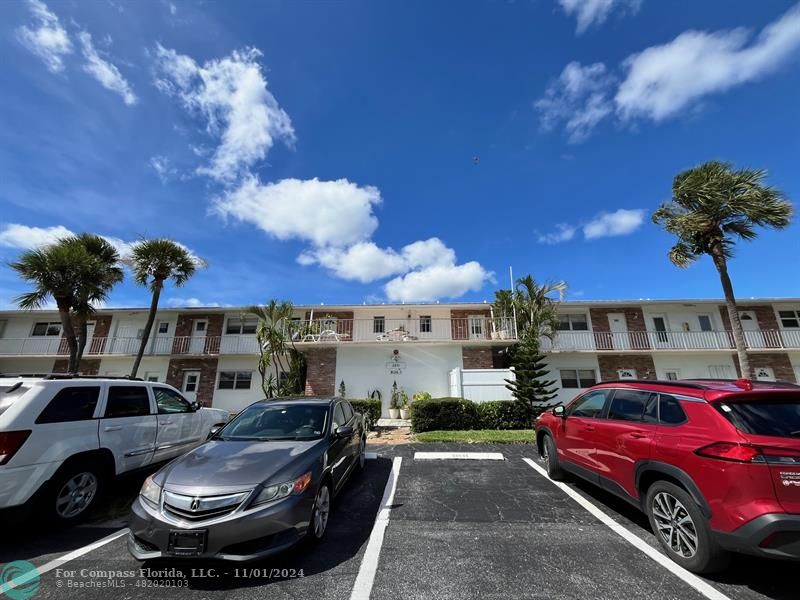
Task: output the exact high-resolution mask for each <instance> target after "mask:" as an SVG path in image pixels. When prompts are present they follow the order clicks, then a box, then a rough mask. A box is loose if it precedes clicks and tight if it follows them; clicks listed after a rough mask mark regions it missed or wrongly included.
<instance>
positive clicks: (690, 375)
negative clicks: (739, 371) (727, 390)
mask: <svg viewBox="0 0 800 600" xmlns="http://www.w3.org/2000/svg"><path fill="white" fill-rule="evenodd" d="M653 363H654V364H655V366H656V374H657V376H658V378H659V379H666V378H667V377H666V375H665V371H667V370H677V371H678V377H679V378H680V379H702V378H708V377H713V375H712V373H711V371H710V370H709V367H710V366H713V365H726V366H727V367H728V372H729V373H730V376H731V377H732V378H735V377H736V367H735V366H734V364H733V358H732V357H731V354H729V353H727V352H725V353H723V352H718V353H714V354H710V353H709V354H706V353H692V354H686V353H681V354H677V353H676V354H673V353H666V352H664V353H659V352H654V353H653Z"/></svg>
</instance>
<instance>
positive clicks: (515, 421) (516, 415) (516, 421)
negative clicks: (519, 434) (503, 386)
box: [477, 400, 531, 429]
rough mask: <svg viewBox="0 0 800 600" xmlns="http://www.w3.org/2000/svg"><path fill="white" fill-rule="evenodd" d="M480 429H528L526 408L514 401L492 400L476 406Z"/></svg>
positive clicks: (528, 422) (528, 421)
mask: <svg viewBox="0 0 800 600" xmlns="http://www.w3.org/2000/svg"><path fill="white" fill-rule="evenodd" d="M477 409H478V419H479V421H480V428H481V429H530V428H531V420H530V417H529V416H528V409H527V407H526V406H525V405H524V404H522V403H521V402H516V401H514V400H492V401H490V402H481V403H479V404H478V405H477Z"/></svg>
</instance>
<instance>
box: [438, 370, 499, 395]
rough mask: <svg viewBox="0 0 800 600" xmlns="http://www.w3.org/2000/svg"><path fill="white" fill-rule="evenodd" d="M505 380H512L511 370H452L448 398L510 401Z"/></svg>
mask: <svg viewBox="0 0 800 600" xmlns="http://www.w3.org/2000/svg"><path fill="white" fill-rule="evenodd" d="M506 379H508V380H511V381H513V380H514V371H513V370H512V369H454V370H453V371H451V372H450V396H455V397H459V396H460V397H462V398H466V399H467V400H472V401H473V402H489V401H491V400H512V399H513V396H512V395H511V390H509V389H508V388H507V387H506V381H505V380H506ZM459 380H460V381H459Z"/></svg>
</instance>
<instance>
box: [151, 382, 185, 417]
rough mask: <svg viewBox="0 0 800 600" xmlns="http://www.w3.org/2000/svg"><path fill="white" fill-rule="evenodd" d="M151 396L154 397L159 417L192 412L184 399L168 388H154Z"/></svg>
mask: <svg viewBox="0 0 800 600" xmlns="http://www.w3.org/2000/svg"><path fill="white" fill-rule="evenodd" d="M153 395H154V396H155V397H156V406H157V407H158V414H160V415H168V414H172V413H186V412H191V410H192V407H191V405H190V404H189V401H188V400H187V399H186V398H184V397H183V396H181V395H180V394H179V393H178V392H176V391H174V390H171V389H169V388H162V387H154V388H153Z"/></svg>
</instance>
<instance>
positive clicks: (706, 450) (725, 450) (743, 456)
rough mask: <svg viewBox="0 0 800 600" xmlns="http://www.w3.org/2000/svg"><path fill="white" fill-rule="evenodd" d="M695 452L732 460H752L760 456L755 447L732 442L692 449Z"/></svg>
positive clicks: (709, 456) (745, 461)
mask: <svg viewBox="0 0 800 600" xmlns="http://www.w3.org/2000/svg"><path fill="white" fill-rule="evenodd" d="M694 452H695V454H699V455H700V456H705V457H708V458H718V459H720V460H730V461H733V462H744V463H747V462H753V461H754V460H756V459H757V458H758V457H759V456H760V454H761V453H760V452H759V450H758V448H757V447H755V446H750V445H749V444H733V443H731V442H716V443H715V444H711V445H710V446H705V447H703V448H700V449H698V450H695V451H694Z"/></svg>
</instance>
